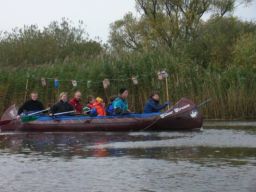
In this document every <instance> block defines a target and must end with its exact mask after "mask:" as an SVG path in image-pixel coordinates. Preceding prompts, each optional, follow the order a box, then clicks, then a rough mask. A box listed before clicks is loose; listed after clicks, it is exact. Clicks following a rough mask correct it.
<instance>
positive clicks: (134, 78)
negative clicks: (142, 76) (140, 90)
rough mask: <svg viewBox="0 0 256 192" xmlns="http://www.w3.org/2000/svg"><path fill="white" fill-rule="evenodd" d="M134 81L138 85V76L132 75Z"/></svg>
mask: <svg viewBox="0 0 256 192" xmlns="http://www.w3.org/2000/svg"><path fill="white" fill-rule="evenodd" d="M132 82H133V84H134V85H138V84H139V82H138V78H137V77H136V76H133V77H132Z"/></svg>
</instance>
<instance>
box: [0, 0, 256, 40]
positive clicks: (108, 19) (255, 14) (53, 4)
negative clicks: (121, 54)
mask: <svg viewBox="0 0 256 192" xmlns="http://www.w3.org/2000/svg"><path fill="white" fill-rule="evenodd" d="M0 4H1V6H0V31H10V30H11V29H13V28H15V27H23V26H24V25H31V24H37V25H38V26H39V27H44V26H47V25H48V24H49V23H50V22H51V21H56V20H57V21H60V20H61V18H63V17H65V18H69V19H71V20H72V21H73V22H74V23H77V22H78V21H79V20H83V21H84V24H85V29H86V31H87V32H88V34H89V37H90V38H93V39H96V38H99V39H100V40H102V41H103V42H106V41H107V39H108V35H109V30H110V28H109V25H110V24H111V23H113V22H114V21H116V20H118V19H121V18H122V17H123V16H124V15H125V14H126V13H128V12H132V13H134V14H135V15H137V16H138V14H136V11H135V1H134V0H0ZM234 15H236V16H238V17H239V18H241V19H243V20H248V21H252V20H253V21H256V0H253V3H251V4H250V5H249V6H248V7H244V6H239V7H238V8H237V9H236V10H235V12H234Z"/></svg>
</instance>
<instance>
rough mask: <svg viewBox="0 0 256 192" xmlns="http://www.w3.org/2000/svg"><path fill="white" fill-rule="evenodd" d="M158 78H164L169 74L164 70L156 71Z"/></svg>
mask: <svg viewBox="0 0 256 192" xmlns="http://www.w3.org/2000/svg"><path fill="white" fill-rule="evenodd" d="M157 76H158V80H163V79H166V78H167V77H168V76H169V75H168V73H167V72H166V71H164V70H163V71H158V72H157Z"/></svg>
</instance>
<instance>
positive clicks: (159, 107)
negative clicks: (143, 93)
mask: <svg viewBox="0 0 256 192" xmlns="http://www.w3.org/2000/svg"><path fill="white" fill-rule="evenodd" d="M148 105H149V106H150V107H151V108H152V109H153V110H154V111H161V110H162V109H164V108H165V107H167V105H168V104H167V103H165V104H163V105H156V104H154V103H153V102H149V103H148Z"/></svg>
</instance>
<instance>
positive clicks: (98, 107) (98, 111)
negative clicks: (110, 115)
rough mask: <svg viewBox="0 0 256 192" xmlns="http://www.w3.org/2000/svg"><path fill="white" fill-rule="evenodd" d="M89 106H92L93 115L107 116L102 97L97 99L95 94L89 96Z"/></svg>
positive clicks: (91, 112)
mask: <svg viewBox="0 0 256 192" xmlns="http://www.w3.org/2000/svg"><path fill="white" fill-rule="evenodd" d="M87 107H88V108H90V113H89V114H90V115H91V116H106V111H105V103H104V102H103V99H102V98H100V97H97V98H96V99H95V98H94V97H93V96H89V97H88V104H87Z"/></svg>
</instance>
